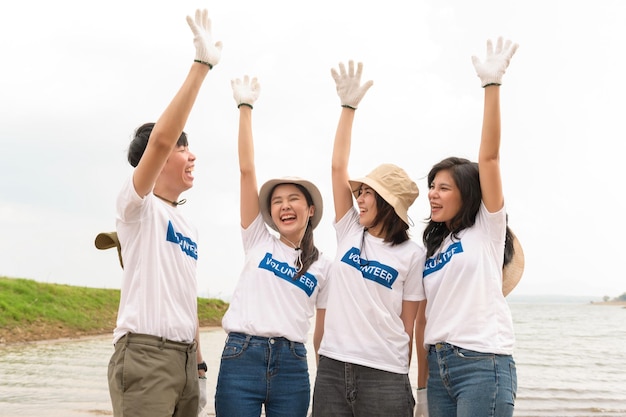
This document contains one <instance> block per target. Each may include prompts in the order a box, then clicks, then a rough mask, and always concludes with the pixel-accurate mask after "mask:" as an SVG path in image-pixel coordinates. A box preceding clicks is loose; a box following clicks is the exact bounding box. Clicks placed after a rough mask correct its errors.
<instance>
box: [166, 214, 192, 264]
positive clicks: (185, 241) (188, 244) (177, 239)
mask: <svg viewBox="0 0 626 417" xmlns="http://www.w3.org/2000/svg"><path fill="white" fill-rule="evenodd" d="M165 239H166V240H167V241H168V242H172V243H176V244H177V245H178V246H180V250H182V251H183V253H185V254H187V255H189V256H191V257H192V258H193V259H195V260H198V245H196V242H194V241H193V240H191V239H189V238H188V237H187V236H183V234H182V233H178V232H176V231H174V226H173V225H172V222H171V221H169V222H168V223H167V236H166V238H165Z"/></svg>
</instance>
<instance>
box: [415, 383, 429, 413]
mask: <svg viewBox="0 0 626 417" xmlns="http://www.w3.org/2000/svg"><path fill="white" fill-rule="evenodd" d="M413 417H428V395H427V394H426V388H424V389H418V390H417V402H416V404H415V410H414V411H413Z"/></svg>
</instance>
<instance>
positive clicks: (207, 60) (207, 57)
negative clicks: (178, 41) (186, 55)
mask: <svg viewBox="0 0 626 417" xmlns="http://www.w3.org/2000/svg"><path fill="white" fill-rule="evenodd" d="M187 23H188V24H189V27H190V28H191V31H192V32H193V44H194V46H195V47H196V59H195V60H194V61H195V62H200V63H202V64H206V65H208V66H209V68H213V67H214V66H216V65H217V63H218V62H220V58H221V56H222V42H215V43H213V38H212V36H211V19H209V12H208V11H207V10H206V9H204V10H200V9H197V10H196V18H195V20H194V19H192V18H191V16H187Z"/></svg>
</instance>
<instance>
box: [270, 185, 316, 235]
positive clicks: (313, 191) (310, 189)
mask: <svg viewBox="0 0 626 417" xmlns="http://www.w3.org/2000/svg"><path fill="white" fill-rule="evenodd" d="M280 184H297V185H300V186H302V187H304V188H305V189H306V190H307V191H308V192H309V194H310V195H311V199H312V200H313V205H314V206H315V212H314V213H313V216H312V217H311V227H312V228H313V229H315V228H316V227H317V225H318V224H319V223H320V221H321V220H322V214H323V212H324V203H323V201H322V193H320V190H319V189H318V188H317V187H316V186H315V185H314V184H313V183H312V182H311V181H307V180H305V179H302V178H300V177H283V178H274V179H271V180H268V181H267V182H265V184H263V185H262V186H261V189H260V190H259V209H260V210H261V215H262V216H263V220H264V221H265V223H266V224H267V225H268V226H269V227H271V228H272V229H274V230H276V231H277V232H278V227H277V226H276V224H275V223H274V220H272V214H271V213H270V207H269V199H270V195H271V193H272V191H273V190H274V187H276V186H277V185H280Z"/></svg>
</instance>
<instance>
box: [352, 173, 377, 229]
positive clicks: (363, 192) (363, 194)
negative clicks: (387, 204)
mask: <svg viewBox="0 0 626 417" xmlns="http://www.w3.org/2000/svg"><path fill="white" fill-rule="evenodd" d="M356 203H357V205H358V206H359V223H360V224H361V226H363V227H367V228H371V227H372V225H374V221H375V220H376V215H377V214H378V208H377V206H376V191H374V189H373V188H370V187H369V186H368V185H366V184H361V186H360V187H359V195H358V197H357V198H356ZM370 233H372V234H373V232H372V231H371V230H370Z"/></svg>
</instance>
